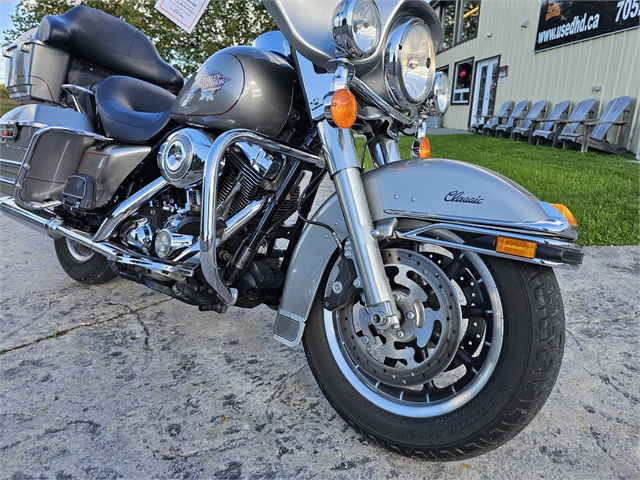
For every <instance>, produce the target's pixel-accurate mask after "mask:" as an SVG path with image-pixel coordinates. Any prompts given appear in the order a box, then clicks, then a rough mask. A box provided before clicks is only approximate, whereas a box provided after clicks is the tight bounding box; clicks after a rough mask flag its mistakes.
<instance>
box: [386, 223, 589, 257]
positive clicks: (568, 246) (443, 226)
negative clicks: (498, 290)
mask: <svg viewBox="0 0 640 480" xmlns="http://www.w3.org/2000/svg"><path fill="white" fill-rule="evenodd" d="M438 230H446V231H450V232H451V231H452V232H466V233H474V234H478V235H492V236H500V235H505V233H506V232H504V231H501V230H492V229H489V228H482V227H472V226H467V225H458V224H451V223H435V224H431V225H426V226H424V227H420V228H417V229H415V230H412V231H410V232H398V231H396V232H395V236H396V237H397V238H401V239H407V240H413V241H417V242H421V243H428V244H430V245H437V246H441V247H453V248H456V249H458V250H462V251H467V252H474V253H480V254H484V255H491V256H493V257H501V258H508V259H511V260H517V261H520V262H528V263H535V264H538V265H544V266H547V267H573V265H569V264H567V263H564V262H560V261H554V260H545V259H542V258H525V257H518V256H516V255H509V254H504V253H499V252H496V251H495V250H489V249H486V248H480V247H473V246H469V245H465V244H464V243H457V242H451V241H447V240H442V239H438V238H429V237H421V236H420V234H422V233H434V234H437V232H438ZM508 236H509V238H514V239H517V240H524V241H527V242H534V243H536V244H544V245H549V246H552V247H557V248H561V249H564V250H569V251H573V252H576V253H577V252H581V251H582V248H581V247H579V246H578V245H575V244H573V243H569V242H563V241H561V240H553V239H549V238H544V237H535V236H531V235H523V234H516V233H511V232H509V233H508Z"/></svg>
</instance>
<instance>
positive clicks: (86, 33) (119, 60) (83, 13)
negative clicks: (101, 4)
mask: <svg viewBox="0 0 640 480" xmlns="http://www.w3.org/2000/svg"><path fill="white" fill-rule="evenodd" d="M38 39H39V40H42V41H43V42H44V43H46V44H49V45H52V46H54V47H56V48H59V49H61V50H64V51H66V52H69V53H70V54H71V55H72V56H74V57H77V58H79V59H81V60H84V61H86V62H88V63H90V64H93V65H95V66H96V67H99V68H103V69H106V70H107V71H109V72H111V73H114V74H116V75H126V76H129V77H135V78H139V79H141V80H145V81H147V82H150V83H153V84H154V85H159V86H160V87H163V88H166V89H167V90H169V91H171V92H174V93H178V92H179V91H180V89H181V88H182V86H183V84H184V79H183V78H182V75H181V74H180V72H179V71H178V70H176V69H175V68H173V67H172V66H171V65H169V64H168V63H167V62H165V61H164V60H163V59H162V58H161V57H160V55H158V51H157V50H156V47H155V46H154V45H153V43H152V42H151V40H150V39H149V37H147V36H146V35H145V34H144V33H142V32H141V31H139V30H137V29H135V28H134V27H132V26H131V25H129V24H128V23H125V22H123V21H122V20H120V19H118V18H116V17H112V16H111V15H108V14H107V13H104V12H102V11H100V10H95V9H93V8H89V7H85V6H82V5H79V6H76V7H73V8H72V9H71V10H69V11H68V12H66V13H64V14H62V15H47V16H45V17H44V18H43V19H42V22H40V28H39V29H38Z"/></svg>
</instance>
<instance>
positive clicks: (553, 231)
mask: <svg viewBox="0 0 640 480" xmlns="http://www.w3.org/2000/svg"><path fill="white" fill-rule="evenodd" d="M384 213H386V214H387V215H389V216H392V217H404V218H415V219H419V220H425V221H428V222H455V223H454V224H455V225H458V226H461V225H463V226H468V227H471V228H474V227H475V228H485V227H488V228H493V229H495V230H496V231H500V232H501V234H504V233H505V232H513V233H516V234H517V233H521V232H522V231H523V230H530V231H535V232H536V234H538V235H544V236H558V235H561V236H563V237H566V238H568V239H571V240H575V239H576V238H577V237H578V234H577V230H575V229H573V230H567V225H568V224H567V222H562V221H560V220H559V219H554V218H549V220H548V221H547V222H531V223H527V222H522V223H515V222H501V221H499V220H496V221H491V222H487V221H485V220H482V219H476V218H469V217H450V216H444V215H438V214H431V213H422V212H411V211H407V210H394V209H385V210H384Z"/></svg>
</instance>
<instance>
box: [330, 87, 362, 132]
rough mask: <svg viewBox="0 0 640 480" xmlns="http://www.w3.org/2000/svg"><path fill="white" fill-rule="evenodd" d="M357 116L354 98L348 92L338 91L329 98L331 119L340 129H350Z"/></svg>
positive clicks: (356, 104) (344, 90)
mask: <svg viewBox="0 0 640 480" xmlns="http://www.w3.org/2000/svg"><path fill="white" fill-rule="evenodd" d="M357 116H358V103H357V102H356V97H354V96H353V93H351V92H350V91H349V90H346V89H343V90H338V91H337V92H336V93H334V94H333V97H332V98H331V118H332V119H333V123H335V124H336V126H338V127H340V128H351V127H352V126H353V124H354V123H355V122H356V117H357Z"/></svg>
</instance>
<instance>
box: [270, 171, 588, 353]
mask: <svg viewBox="0 0 640 480" xmlns="http://www.w3.org/2000/svg"><path fill="white" fill-rule="evenodd" d="M362 180H363V184H364V188H365V192H366V194H367V200H368V203H369V208H370V211H371V217H372V219H373V221H374V222H377V221H380V220H384V219H388V218H408V219H411V218H413V219H419V220H423V221H426V222H430V223H432V225H430V226H429V227H428V228H422V229H417V230H413V231H412V232H406V233H405V234H400V233H397V236H398V238H400V237H401V236H405V237H406V238H410V239H412V240H417V241H422V242H425V243H427V242H429V243H433V244H438V245H443V246H450V247H451V246H454V247H455V248H459V249H460V250H468V251H473V252H476V253H481V254H486V255H494V256H500V257H504V258H511V259H514V260H518V261H529V262H532V263H537V264H541V265H547V266H552V267H567V266H572V264H573V265H575V264H576V263H580V262H579V261H576V262H573V263H567V262H564V261H562V260H558V259H541V258H534V259H525V258H522V257H515V256H510V255H505V254H499V253H497V252H495V251H493V250H488V249H483V248H477V247H470V246H465V245H461V244H451V243H450V242H445V241H444V240H436V239H427V238H423V237H420V236H419V235H420V234H421V233H425V232H426V231H428V230H431V231H434V230H436V231H437V229H438V228H440V229H446V230H455V231H458V232H469V233H477V234H482V235H494V236H495V235H500V234H504V235H506V236H509V237H511V238H517V239H522V240H528V241H535V242H537V243H538V244H543V245H547V246H549V247H553V248H556V249H558V250H559V251H563V250H566V251H568V252H570V253H574V254H575V255H576V256H577V257H579V258H581V255H582V254H581V249H580V247H578V246H577V245H575V244H574V243H572V242H573V241H574V240H575V239H576V238H577V233H578V232H577V229H576V228H575V227H573V226H571V225H569V223H568V222H567V221H566V220H565V218H564V217H563V216H562V215H561V214H560V212H558V211H557V210H556V209H555V208H554V207H552V206H551V205H549V204H547V203H544V202H541V201H540V200H538V199H537V198H536V197H535V196H534V195H533V194H531V193H530V192H528V191H527V190H525V189H524V188H523V187H521V186H520V185H518V184H516V183H515V182H513V181H511V180H509V179H508V178H506V177H503V176H502V175H499V174H497V173H495V172H492V171H490V170H488V169H485V168H482V167H478V166H475V165H471V164H467V163H464V162H459V161H455V160H445V159H431V160H406V161H401V162H395V163H391V164H388V165H384V166H382V167H379V168H377V169H375V170H372V171H369V172H367V173H365V174H363V176H362ZM313 220H315V221H318V222H322V223H325V224H328V225H330V226H331V227H332V228H333V229H334V230H335V231H336V233H337V235H338V237H339V238H340V240H344V239H345V238H346V237H347V229H346V226H345V222H344V218H343V215H342V211H341V209H340V205H339V202H338V200H337V198H336V196H335V195H333V196H331V197H330V198H329V199H328V200H327V201H326V202H325V203H324V204H323V205H322V206H321V207H320V208H319V209H318V211H317V212H316V213H315V215H314V218H313ZM445 244H446V245H445ZM335 250H336V245H335V241H334V240H333V238H332V237H331V235H330V234H329V232H328V231H327V230H326V229H324V228H322V227H319V226H316V225H307V227H306V228H305V229H304V231H303V233H302V235H301V237H300V240H299V241H298V244H297V245H296V247H295V250H294V253H293V257H292V258H293V260H292V262H291V264H290V265H289V269H288V271H287V275H286V280H285V284H284V289H283V292H282V298H281V302H280V307H279V309H278V315H277V318H276V323H275V325H274V338H275V339H276V340H278V341H280V342H282V343H284V344H285V345H288V346H295V345H297V344H298V343H299V342H300V339H301V338H302V333H303V331H304V323H305V321H306V319H307V317H308V315H309V312H310V310H311V306H312V304H313V301H314V299H315V297H316V294H317V291H318V288H319V287H320V283H321V281H322V278H323V276H324V273H325V270H326V268H327V267H328V266H329V262H330V261H331V259H332V257H333V256H334V254H335Z"/></svg>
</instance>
